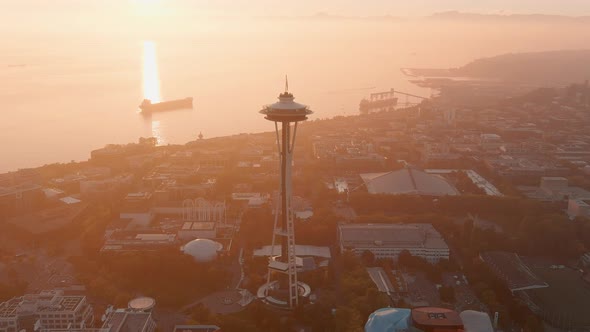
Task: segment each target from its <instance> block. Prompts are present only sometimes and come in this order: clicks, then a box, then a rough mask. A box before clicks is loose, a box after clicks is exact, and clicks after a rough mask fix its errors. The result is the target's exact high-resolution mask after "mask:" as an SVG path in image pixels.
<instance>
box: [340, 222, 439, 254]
mask: <svg viewBox="0 0 590 332" xmlns="http://www.w3.org/2000/svg"><path fill="white" fill-rule="evenodd" d="M338 229H339V233H340V241H341V243H342V245H343V246H344V247H348V246H364V247H388V246H394V247H407V248H415V247H423V248H430V249H447V248H448V246H447V244H446V242H445V240H444V239H443V238H442V236H441V235H440V233H438V231H436V229H434V227H432V225H431V224H341V225H339V226H338Z"/></svg>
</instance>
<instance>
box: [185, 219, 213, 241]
mask: <svg viewBox="0 0 590 332" xmlns="http://www.w3.org/2000/svg"><path fill="white" fill-rule="evenodd" d="M216 237H217V224H216V223H215V222H213V221H187V222H185V223H184V224H182V228H181V229H180V230H179V231H178V238H179V239H181V240H194V239H214V238H216Z"/></svg>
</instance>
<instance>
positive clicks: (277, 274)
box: [258, 77, 313, 309]
mask: <svg viewBox="0 0 590 332" xmlns="http://www.w3.org/2000/svg"><path fill="white" fill-rule="evenodd" d="M278 99H279V101H278V102H275V103H274V104H271V105H266V106H264V108H263V109H262V110H261V111H260V113H262V114H264V115H265V119H267V120H269V121H272V122H274V123H275V131H276V135H277V137H276V141H277V146H278V150H279V154H280V156H281V158H280V159H281V161H280V169H281V178H280V193H279V195H280V209H278V206H277V209H276V210H275V222H274V230H273V239H272V246H271V248H272V251H271V257H270V258H269V263H268V276H267V282H266V284H265V285H263V286H262V287H260V289H259V291H258V296H259V297H262V298H263V299H264V300H265V302H267V303H269V304H271V305H276V306H279V307H285V308H290V309H292V308H294V307H296V306H297V305H298V304H299V295H302V296H306V295H309V292H310V289H309V286H307V285H306V284H304V283H302V282H298V280H297V265H296V254H295V226H294V220H293V211H292V209H291V196H292V185H291V165H292V162H293V149H294V147H295V137H296V135H297V124H298V123H299V122H300V121H305V120H307V116H308V115H310V114H312V113H313V112H312V111H311V110H310V109H309V108H308V107H307V106H306V105H302V104H299V103H296V102H295V101H294V100H295V97H294V96H293V94H292V93H290V92H289V81H288V80H287V77H285V92H283V93H281V94H280V95H279V98H278ZM279 127H280V128H279ZM277 205H278V204H277ZM279 220H280V223H279ZM277 240H278V241H279V242H280V248H281V251H280V255H276V254H277V253H275V252H274V251H275V243H276V242H277ZM273 279H274V280H273Z"/></svg>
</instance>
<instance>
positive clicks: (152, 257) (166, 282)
mask: <svg viewBox="0 0 590 332" xmlns="http://www.w3.org/2000/svg"><path fill="white" fill-rule="evenodd" d="M70 261H71V263H72V264H73V265H74V267H75V268H76V272H77V277H78V279H79V280H80V281H81V282H82V283H83V284H85V285H87V287H88V292H89V294H90V295H93V296H96V297H98V298H102V299H105V300H107V301H109V302H111V303H114V304H116V305H119V306H120V305H124V304H125V303H126V302H127V301H129V299H131V298H133V297H134V296H137V295H146V296H151V297H154V298H156V299H157V300H158V303H159V304H161V305H163V306H165V307H180V306H182V305H185V304H187V303H189V302H191V301H194V300H195V299H197V298H198V297H200V296H203V295H204V294H206V293H209V292H212V291H215V290H217V289H221V288H222V287H224V286H225V285H227V283H228V282H229V277H230V275H229V273H228V272H227V271H226V270H225V269H223V268H221V267H219V266H217V265H215V264H214V263H209V264H203V263H201V264H197V263H195V262H194V261H193V259H192V258H191V257H189V256H187V255H184V254H182V253H181V252H180V251H178V250H176V249H172V248H171V249H167V250H160V251H157V252H127V253H121V254H113V255H98V256H95V257H86V256H77V257H71V258H70Z"/></svg>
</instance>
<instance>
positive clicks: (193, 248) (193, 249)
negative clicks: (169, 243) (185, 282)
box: [182, 239, 223, 263]
mask: <svg viewBox="0 0 590 332" xmlns="http://www.w3.org/2000/svg"><path fill="white" fill-rule="evenodd" d="M221 249H223V245H222V244H221V243H219V242H215V241H213V240H209V239H196V240H192V241H191V242H189V243H187V244H185V245H184V247H183V248H182V251H183V252H184V253H185V254H186V255H190V256H192V257H193V259H194V260H195V261H196V262H199V263H205V262H211V261H213V260H215V259H216V258H217V252H218V251H219V250H221Z"/></svg>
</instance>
